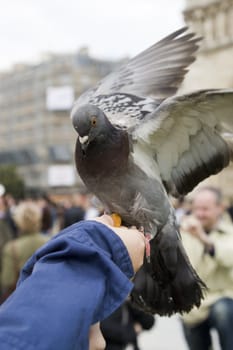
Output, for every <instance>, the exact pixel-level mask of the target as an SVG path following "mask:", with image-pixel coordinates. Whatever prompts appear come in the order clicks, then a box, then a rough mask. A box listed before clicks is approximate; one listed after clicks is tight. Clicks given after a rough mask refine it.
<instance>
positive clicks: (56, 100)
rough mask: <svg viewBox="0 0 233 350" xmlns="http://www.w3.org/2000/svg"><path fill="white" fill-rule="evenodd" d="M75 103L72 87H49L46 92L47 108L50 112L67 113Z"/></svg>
mask: <svg viewBox="0 0 233 350" xmlns="http://www.w3.org/2000/svg"><path fill="white" fill-rule="evenodd" d="M73 103H74V89H73V87H72V86H69V85H66V86H49V87H47V90H46V108H47V110H49V111H67V110H70V109H71V107H72V105H73Z"/></svg>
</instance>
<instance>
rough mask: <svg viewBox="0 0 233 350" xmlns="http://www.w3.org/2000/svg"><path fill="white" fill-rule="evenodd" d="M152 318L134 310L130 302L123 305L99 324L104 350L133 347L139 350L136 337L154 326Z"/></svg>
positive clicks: (122, 349) (120, 349)
mask: <svg viewBox="0 0 233 350" xmlns="http://www.w3.org/2000/svg"><path fill="white" fill-rule="evenodd" d="M154 321H155V319H154V317H153V316H151V315H149V314H146V313H144V312H142V311H139V310H138V309H135V308H134V307H133V306H132V305H131V304H130V302H126V303H124V304H123V305H122V306H121V307H119V308H118V309H117V310H116V311H115V312H114V313H113V314H112V315H111V316H109V317H108V318H107V319H106V320H104V321H102V322H101V330H102V333H103V336H104V338H105V341H106V350H124V349H125V348H126V346H127V345H129V344H131V345H133V348H134V350H139V347H138V342H137V336H138V334H139V333H140V332H141V331H142V330H143V329H144V330H146V329H147V330H148V329H150V328H152V326H153V325H154Z"/></svg>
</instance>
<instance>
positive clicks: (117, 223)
mask: <svg viewBox="0 0 233 350" xmlns="http://www.w3.org/2000/svg"><path fill="white" fill-rule="evenodd" d="M111 218H112V220H113V226H114V227H120V226H121V222H122V220H121V217H120V215H118V214H116V213H113V214H111Z"/></svg>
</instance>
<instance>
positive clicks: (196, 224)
mask: <svg viewBox="0 0 233 350" xmlns="http://www.w3.org/2000/svg"><path fill="white" fill-rule="evenodd" d="M181 229H182V230H184V231H185V232H188V233H190V234H191V235H192V236H194V237H196V238H197V239H199V241H201V243H203V244H204V245H205V246H207V247H208V246H212V242H211V240H210V238H209V237H208V235H207V234H206V233H205V231H204V229H203V227H202V224H201V222H200V221H199V220H198V219H197V218H195V217H194V216H191V215H190V216H184V217H183V219H182V221H181Z"/></svg>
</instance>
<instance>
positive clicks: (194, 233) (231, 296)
mask: <svg viewBox="0 0 233 350" xmlns="http://www.w3.org/2000/svg"><path fill="white" fill-rule="evenodd" d="M222 203H223V200H222V194H221V192H220V190H218V189H216V188H213V187H203V188H201V189H199V190H197V192H196V193H195V195H194V198H193V205H192V215H191V216H189V217H186V218H183V220H182V222H181V229H182V238H183V243H184V247H185V249H186V252H187V254H188V256H189V257H190V260H191V263H192V265H193V266H194V268H195V269H196V271H197V273H198V274H199V276H200V277H201V279H202V280H203V281H204V282H205V283H206V285H207V287H208V290H207V292H206V295H205V298H204V300H203V302H202V304H201V306H200V308H199V309H197V308H194V309H193V310H192V311H191V312H190V313H189V314H187V315H184V316H183V328H184V334H185V337H186V340H187V343H188V345H189V348H190V350H197V349H198V350H209V349H210V347H211V345H212V339H211V334H210V331H211V329H215V330H216V331H217V333H218V336H219V341H220V345H221V349H222V350H232V349H233V332H232V325H233V225H232V224H229V223H228V222H226V221H225V220H223V219H222V214H223V210H224V207H223V205H222Z"/></svg>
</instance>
